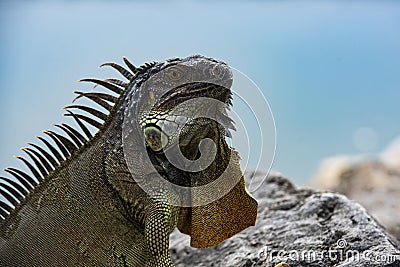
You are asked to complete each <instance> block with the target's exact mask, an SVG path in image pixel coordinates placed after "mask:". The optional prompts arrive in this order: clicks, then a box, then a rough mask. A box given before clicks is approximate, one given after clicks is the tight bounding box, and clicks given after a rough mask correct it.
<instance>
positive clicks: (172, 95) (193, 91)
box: [157, 83, 231, 108]
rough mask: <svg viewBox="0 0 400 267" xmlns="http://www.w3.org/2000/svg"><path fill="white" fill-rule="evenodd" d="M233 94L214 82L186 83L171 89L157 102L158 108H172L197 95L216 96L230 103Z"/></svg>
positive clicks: (217, 98) (215, 97)
mask: <svg viewBox="0 0 400 267" xmlns="http://www.w3.org/2000/svg"><path fill="white" fill-rule="evenodd" d="M230 96H231V91H230V89H229V88H226V87H223V86H220V85H216V84H212V83H191V84H184V85H181V86H179V87H177V88H174V89H171V90H170V91H168V92H167V93H166V94H165V95H163V96H162V97H161V98H160V100H159V101H158V103H157V107H158V108H172V107H174V106H176V105H178V104H180V103H183V102H184V101H186V100H187V99H193V98H196V97H206V98H214V99H216V100H219V101H222V102H224V103H228V101H229V99H230Z"/></svg>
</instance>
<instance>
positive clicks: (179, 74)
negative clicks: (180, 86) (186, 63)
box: [167, 67, 182, 81]
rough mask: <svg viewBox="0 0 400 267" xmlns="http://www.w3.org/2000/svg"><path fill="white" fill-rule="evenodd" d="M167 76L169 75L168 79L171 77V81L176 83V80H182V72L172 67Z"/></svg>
mask: <svg viewBox="0 0 400 267" xmlns="http://www.w3.org/2000/svg"><path fill="white" fill-rule="evenodd" d="M167 75H168V77H169V78H170V79H171V80H175V81H176V80H179V79H181V77H182V71H181V70H179V69H178V68H174V67H172V68H170V69H169V70H168V72H167Z"/></svg>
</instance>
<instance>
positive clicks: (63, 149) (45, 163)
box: [0, 57, 156, 221]
mask: <svg viewBox="0 0 400 267" xmlns="http://www.w3.org/2000/svg"><path fill="white" fill-rule="evenodd" d="M123 61H124V62H125V65H126V66H127V67H128V69H126V68H125V67H123V66H121V65H119V64H116V63H104V64H102V65H101V66H100V67H102V66H110V67H112V68H114V69H115V70H117V71H118V72H119V73H121V74H122V75H123V76H124V78H126V79H127V80H128V81H127V82H126V81H122V80H119V79H105V80H98V79H82V80H80V81H81V82H92V83H94V84H95V87H96V86H97V85H100V86H103V87H104V88H106V89H108V90H110V91H112V92H113V93H116V94H118V97H115V96H113V95H111V94H107V93H101V92H79V91H75V92H74V93H75V94H77V95H78V96H77V97H76V98H75V99H74V100H73V102H75V101H76V100H77V99H79V98H82V97H85V98H87V99H89V100H91V101H93V102H95V103H96V104H98V105H100V106H101V107H103V108H104V109H105V110H107V111H108V112H110V111H111V110H112V108H113V107H114V105H115V104H116V103H117V101H118V100H119V98H120V97H121V95H122V94H123V92H124V91H125V90H126V88H128V85H129V84H130V83H131V82H132V81H133V80H134V79H135V78H136V77H137V75H138V74H141V73H144V72H145V71H147V70H148V69H149V68H151V67H153V66H154V65H155V64H156V63H146V64H144V65H142V66H140V67H135V66H134V65H133V64H132V63H131V62H130V61H129V60H128V59H127V58H126V57H123ZM63 110H65V111H66V114H64V116H70V117H72V118H73V119H74V120H75V122H76V124H77V126H78V127H76V128H75V127H73V126H70V125H68V124H66V123H61V124H55V125H54V126H55V127H56V128H58V129H59V130H60V131H62V132H63V133H64V134H66V136H65V135H61V134H60V133H57V132H55V131H51V130H46V131H43V133H44V134H45V135H47V136H48V137H49V138H50V140H52V141H53V143H54V144H51V143H50V141H49V140H47V139H45V138H43V137H41V136H37V137H36V138H37V139H38V140H40V141H41V142H42V143H43V145H44V147H47V149H48V150H46V149H44V148H43V147H42V146H40V145H37V144H34V143H27V144H28V145H29V147H24V148H22V149H21V150H22V151H24V152H25V153H26V154H27V156H28V158H29V159H30V160H31V161H28V160H27V159H25V158H23V157H20V156H17V157H16V158H17V159H19V160H21V161H22V162H23V163H24V164H25V165H26V166H27V167H28V169H29V170H30V172H31V174H28V173H26V172H23V171H21V170H18V169H15V168H6V169H5V170H4V171H5V172H7V173H8V174H10V175H11V176H12V177H13V178H12V179H10V178H7V177H0V195H1V196H3V197H4V198H5V199H6V200H7V201H8V202H9V203H10V204H11V205H10V204H9V203H6V202H3V201H1V200H0V221H1V220H4V219H5V218H6V217H7V216H8V214H9V213H10V212H12V210H13V209H14V207H15V206H16V205H18V204H19V203H20V202H21V201H23V200H24V198H25V197H26V196H27V195H28V194H29V192H31V191H32V190H33V188H34V187H35V186H37V185H38V183H40V182H41V181H43V180H44V179H46V177H47V175H49V174H50V173H51V172H52V171H54V170H55V169H56V168H57V167H58V166H60V164H61V162H63V161H64V160H66V159H67V158H69V157H70V156H71V155H73V154H74V152H75V151H77V150H78V149H79V148H81V147H82V146H83V145H84V144H86V143H87V142H89V141H90V140H91V138H92V134H91V132H90V131H89V129H88V128H87V126H86V125H85V123H87V124H89V125H91V126H93V127H95V128H97V129H99V128H100V127H101V126H102V125H103V123H104V121H105V120H106V119H107V117H108V116H109V115H110V114H105V113H103V112H102V111H100V110H97V109H95V108H92V107H88V106H84V105H76V104H72V105H69V106H66V107H64V108H63ZM72 110H74V111H76V110H79V111H83V112H86V113H88V114H90V115H91V116H92V117H94V118H96V119H93V118H92V117H89V116H87V115H84V114H79V113H75V112H73V111H72ZM97 119H98V120H100V121H101V122H99V121H98V120H97ZM81 132H82V133H83V134H82V133H81Z"/></svg>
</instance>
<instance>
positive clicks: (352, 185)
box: [313, 139, 400, 240]
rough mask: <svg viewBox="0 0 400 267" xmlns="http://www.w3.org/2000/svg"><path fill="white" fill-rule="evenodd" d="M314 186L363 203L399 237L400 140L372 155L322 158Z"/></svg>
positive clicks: (380, 221) (389, 230)
mask: <svg viewBox="0 0 400 267" xmlns="http://www.w3.org/2000/svg"><path fill="white" fill-rule="evenodd" d="M316 177H317V179H316V180H315V181H314V183H313V187H316V188H322V189H327V190H330V191H334V192H339V193H342V194H344V195H346V196H347V197H348V198H350V199H353V200H355V201H357V202H359V203H360V204H361V205H363V206H364V207H365V208H366V209H367V210H368V212H369V213H370V214H371V215H372V216H373V217H374V218H376V219H377V221H378V222H379V223H380V224H382V225H383V226H384V227H385V228H386V229H387V230H388V232H390V233H391V234H393V235H394V236H395V237H396V238H397V239H399V240H400V201H399V200H400V139H397V140H395V141H394V142H392V144H390V145H389V146H388V148H387V149H386V150H384V151H383V152H382V153H381V154H380V155H376V156H374V157H362V156H352V157H349V156H345V157H334V158H330V159H327V160H325V161H323V163H322V164H321V166H320V168H319V171H318V173H317V175H316Z"/></svg>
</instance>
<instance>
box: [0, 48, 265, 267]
mask: <svg viewBox="0 0 400 267" xmlns="http://www.w3.org/2000/svg"><path fill="white" fill-rule="evenodd" d="M123 59H124V62H125V64H126V66H127V67H123V66H121V65H118V64H116V63H105V64H103V65H107V66H111V67H113V68H114V69H116V70H117V71H118V72H120V73H121V74H122V75H123V76H124V78H126V80H127V81H122V80H119V79H106V80H98V79H84V80H82V81H88V82H93V83H95V84H96V85H101V86H103V87H105V88H106V89H109V90H111V92H110V93H109V94H108V93H99V92H76V93H77V94H78V97H77V99H78V98H82V97H85V98H88V99H90V100H92V101H94V102H95V103H97V104H99V105H100V106H101V107H102V109H104V110H107V112H106V113H104V112H102V111H101V110H99V109H94V108H92V107H89V106H86V105H78V104H75V103H74V104H72V105H70V106H67V107H65V108H64V109H65V111H66V114H65V115H66V116H70V117H72V118H73V119H74V120H75V121H76V123H77V125H78V127H72V126H70V125H68V124H65V123H62V124H59V125H56V127H57V128H59V131H58V132H57V131H44V134H45V135H46V136H47V138H43V137H40V136H39V137H38V140H40V141H41V142H42V143H43V144H42V146H41V145H37V144H34V143H28V144H29V147H27V148H24V149H23V151H24V152H25V153H26V154H27V155H28V157H29V158H30V160H26V159H25V158H22V157H18V158H19V159H20V160H22V161H23V162H24V163H25V164H26V165H27V167H28V168H29V169H30V172H31V174H28V173H26V172H23V171H21V170H18V169H16V168H7V169H5V171H6V172H7V173H8V174H10V175H11V176H12V177H0V194H1V195H2V196H3V197H4V198H5V199H7V201H8V202H9V203H7V202H2V201H0V266H149V267H150V266H151V267H166V266H168V267H171V266H174V264H173V263H172V262H171V259H170V252H169V248H168V245H169V235H170V233H171V232H172V230H173V229H174V228H175V227H178V229H179V230H180V231H181V232H183V233H185V234H188V235H190V236H191V245H192V246H194V247H198V248H202V247H210V246H215V245H217V244H218V243H220V242H222V241H223V240H225V239H227V238H229V237H231V236H233V235H234V234H236V233H238V232H240V231H242V230H243V229H245V228H247V227H249V226H251V225H254V223H255V218H256V214H257V202H256V201H255V200H254V199H253V198H252V197H251V196H250V195H249V194H248V193H247V191H246V189H245V185H244V179H243V175H242V172H241V171H240V167H239V160H240V159H239V155H238V153H237V152H236V151H235V150H234V149H233V148H231V147H229V146H228V145H227V143H226V141H225V135H226V134H227V131H228V128H232V123H231V121H230V119H229V118H228V117H227V115H226V108H227V107H228V106H229V104H230V101H231V100H230V99H231V91H230V89H229V88H230V85H231V84H232V73H231V71H230V69H229V67H228V66H227V65H226V64H225V63H223V62H220V61H217V60H214V59H212V58H206V57H204V56H200V55H195V56H190V57H187V58H183V59H179V58H174V59H169V60H166V61H164V62H158V63H155V62H154V63H146V64H144V65H142V66H140V67H135V66H134V65H133V64H132V63H131V62H129V61H128V60H127V59H126V58H123ZM205 79H206V80H207V82H206V81H205ZM199 97H207V98H208V99H214V100H218V101H219V102H221V103H223V106H221V107H217V108H216V109H215V110H214V111H212V112H211V113H212V114H214V115H215V116H218V118H220V121H219V122H217V121H215V120H212V119H209V118H206V117H204V116H203V117H191V115H185V114H194V113H196V112H198V111H199V110H210V106H209V105H208V104H207V105H205V104H204V103H205V102H199V103H200V104H196V105H194V104H187V105H186V106H185V101H187V100H192V99H197V98H199ZM205 101H206V100H205ZM180 105H181V106H182V105H184V106H183V108H182V107H181V106H180ZM178 107H180V108H178ZM77 110H78V111H80V112H82V111H83V112H86V113H84V114H80V113H76V112H75V111H77ZM187 112H189V113H187ZM107 113H108V114H107ZM184 116H186V117H184ZM171 118H173V119H171ZM178 118H180V119H182V118H183V122H182V120H181V121H179V120H178ZM99 121H102V122H99ZM86 123H88V124H90V125H92V126H94V127H96V128H98V129H99V130H98V131H97V133H96V134H95V135H92V134H91V132H90V131H89V130H88V128H87V126H86V125H85V124H86ZM172 126H173V127H172ZM168 127H169V128H168ZM171 127H172V128H173V129H175V130H173V131H172V132H171V131H170V132H168V131H167V130H164V129H171ZM174 127H175V128H174ZM60 132H62V133H63V134H61V133H60ZM203 139H211V140H212V141H213V142H214V145H215V148H216V153H215V155H214V160H213V161H212V163H211V164H210V165H207V166H206V167H205V168H203V169H201V170H196V171H188V170H185V169H181V168H178V167H176V166H175V165H174V164H172V163H171V162H170V161H169V159H168V157H167V152H166V151H168V149H170V151H172V147H173V145H172V144H177V145H178V147H179V149H180V151H181V152H182V154H183V155H184V157H185V158H186V159H187V160H189V162H195V161H196V160H198V159H199V158H201V156H202V154H203V156H207V155H208V154H207V153H208V152H207V151H211V150H212V149H211V145H210V144H208V145H207V144H206V145H205V146H204V147H205V148H206V149H205V150H204V149H203V150H201V149H199V145H200V143H201V142H202V140H203ZM141 146H143V149H142V150H140V149H138V147H141ZM210 153H211V152H210ZM189 165H190V164H189ZM189 165H188V166H189ZM189 167H190V166H189ZM160 177H161V178H162V179H161V180H163V181H168V182H169V183H164V182H159V181H161V180H160ZM220 177H223V178H224V177H225V178H224V179H225V181H230V180H232V181H234V183H233V182H232V183H233V186H232V187H231V188H228V189H229V190H228V191H227V192H225V193H224V194H223V195H221V196H219V197H218V198H216V199H212V201H208V202H207V198H209V194H210V196H211V197H212V196H213V194H217V193H219V190H220V189H219V188H220V187H221V188H222V187H224V186H225V184H224V183H226V182H223V183H222V182H221V183H219V184H218V183H217V187H213V189H212V190H209V191H211V192H209V191H196V188H202V186H208V185H209V184H212V183H213V182H215V181H217V182H218V181H220V180H218V179H219V178H220ZM175 185H178V186H181V187H182V188H184V189H185V188H186V189H187V188H189V189H190V190H191V191H190V192H189V193H186V194H181V193H180V192H179V190H175V187H174V186H175ZM146 186H147V187H146ZM185 192H188V191H185ZM196 192H200V193H196ZM202 192H205V193H204V194H203V193H202ZM221 192H222V191H221ZM195 199H197V200H201V201H203V200H204V201H205V202H204V204H202V205H199V204H196V205H193V206H191V205H187V204H182V203H184V202H185V203H194V202H195V201H194V200H195ZM181 204H182V205H181Z"/></svg>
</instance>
